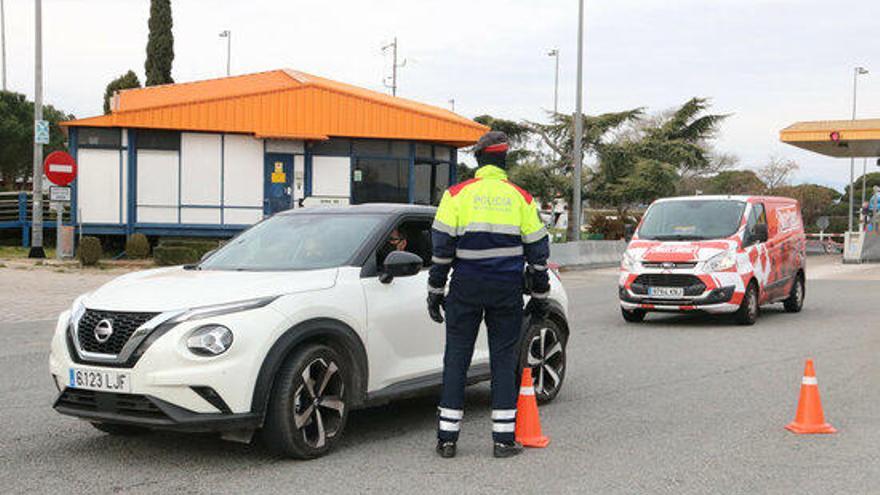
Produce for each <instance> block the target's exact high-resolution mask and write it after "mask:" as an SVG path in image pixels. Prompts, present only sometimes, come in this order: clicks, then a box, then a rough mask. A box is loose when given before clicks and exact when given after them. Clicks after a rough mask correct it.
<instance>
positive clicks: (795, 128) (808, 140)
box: [779, 119, 880, 158]
mask: <svg viewBox="0 0 880 495" xmlns="http://www.w3.org/2000/svg"><path fill="white" fill-rule="evenodd" d="M779 139H780V140H781V141H782V142H783V143H787V144H791V145H793V146H797V147H798V148H803V149H805V150H809V151H813V152H816V153H820V154H822V155H826V156H833V157H836V158H850V157H856V158H859V157H867V158H870V157H875V156H880V119H861V120H818V121H812V122H796V123H794V124H792V125H790V126H788V127H786V128H785V129H783V130H781V131H779Z"/></svg>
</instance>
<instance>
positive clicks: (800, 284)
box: [782, 273, 806, 313]
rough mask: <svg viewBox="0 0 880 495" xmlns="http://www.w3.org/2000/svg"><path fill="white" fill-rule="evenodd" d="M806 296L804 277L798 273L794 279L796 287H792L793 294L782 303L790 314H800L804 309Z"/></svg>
mask: <svg viewBox="0 0 880 495" xmlns="http://www.w3.org/2000/svg"><path fill="white" fill-rule="evenodd" d="M805 295H806V287H805V284H804V275H803V274H802V273H798V274H797V277H795V279H794V285H792V286H791V294H790V295H789V296H788V299H786V300H784V301H782V305H783V306H784V307H785V310H786V311H788V312H789V313H799V312H800V311H801V309H803V307H804V296H805Z"/></svg>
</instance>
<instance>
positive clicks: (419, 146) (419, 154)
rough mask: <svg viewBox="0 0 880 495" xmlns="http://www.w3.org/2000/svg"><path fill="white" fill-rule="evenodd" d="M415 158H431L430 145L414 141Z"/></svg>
mask: <svg viewBox="0 0 880 495" xmlns="http://www.w3.org/2000/svg"><path fill="white" fill-rule="evenodd" d="M416 158H429V159H430V158H433V156H432V154H431V145H430V144H424V143H416Z"/></svg>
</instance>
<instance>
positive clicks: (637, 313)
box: [620, 308, 646, 323]
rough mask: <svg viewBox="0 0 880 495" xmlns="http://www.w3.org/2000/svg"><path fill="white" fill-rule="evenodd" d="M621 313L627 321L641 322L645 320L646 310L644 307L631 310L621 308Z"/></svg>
mask: <svg viewBox="0 0 880 495" xmlns="http://www.w3.org/2000/svg"><path fill="white" fill-rule="evenodd" d="M620 314H621V315H622V316H623V319H624V320H626V322H627V323H641V322H642V321H644V320H645V314H646V311H645V310H644V309H634V310H632V311H630V310H627V309H623V308H620Z"/></svg>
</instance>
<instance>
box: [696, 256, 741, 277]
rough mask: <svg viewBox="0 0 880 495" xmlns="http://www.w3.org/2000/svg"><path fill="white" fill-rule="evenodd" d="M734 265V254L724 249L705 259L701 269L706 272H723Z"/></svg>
mask: <svg viewBox="0 0 880 495" xmlns="http://www.w3.org/2000/svg"><path fill="white" fill-rule="evenodd" d="M735 266H736V256H735V255H734V254H733V251H724V252H723V253H718V254H716V255H715V256H713V257H711V258H709V259H708V260H706V261H705V262H704V263H703V271H705V272H707V273H710V272H723V271H725V270H730V269H731V268H733V267H735Z"/></svg>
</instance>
